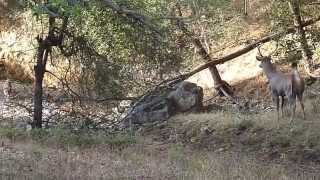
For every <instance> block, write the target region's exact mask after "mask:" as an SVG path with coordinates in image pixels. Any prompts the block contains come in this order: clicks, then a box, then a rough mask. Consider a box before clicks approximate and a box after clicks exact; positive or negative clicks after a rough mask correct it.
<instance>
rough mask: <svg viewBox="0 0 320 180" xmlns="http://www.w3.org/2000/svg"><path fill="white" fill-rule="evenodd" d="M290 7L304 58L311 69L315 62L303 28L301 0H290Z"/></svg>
mask: <svg viewBox="0 0 320 180" xmlns="http://www.w3.org/2000/svg"><path fill="white" fill-rule="evenodd" d="M289 7H290V10H291V12H292V14H293V17H294V19H293V20H294V26H295V30H296V33H297V35H298V36H299V41H300V46H301V49H302V55H303V58H304V60H305V65H307V67H308V68H309V69H310V68H313V67H314V62H313V58H312V55H313V54H312V51H311V50H310V48H309V46H308V41H307V38H306V32H305V30H304V29H303V23H302V18H301V13H300V4H299V0H290V1H289Z"/></svg>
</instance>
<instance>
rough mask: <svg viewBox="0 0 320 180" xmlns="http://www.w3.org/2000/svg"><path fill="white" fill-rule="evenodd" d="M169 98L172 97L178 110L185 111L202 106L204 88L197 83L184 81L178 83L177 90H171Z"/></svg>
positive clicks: (198, 108)
mask: <svg viewBox="0 0 320 180" xmlns="http://www.w3.org/2000/svg"><path fill="white" fill-rule="evenodd" d="M168 99H171V100H172V102H173V104H174V105H175V109H176V110H177V111H178V112H185V111H188V110H190V109H192V108H196V109H197V110H200V109H201V108H202V100H203V89H202V88H201V87H200V86H197V85H196V84H195V83H191V82H188V81H183V82H182V83H180V84H178V86H177V89H176V90H175V91H172V92H170V94H169V95H168Z"/></svg>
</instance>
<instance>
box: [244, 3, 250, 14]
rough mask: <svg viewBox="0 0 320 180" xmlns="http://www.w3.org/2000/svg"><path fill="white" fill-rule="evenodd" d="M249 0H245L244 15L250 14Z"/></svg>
mask: <svg viewBox="0 0 320 180" xmlns="http://www.w3.org/2000/svg"><path fill="white" fill-rule="evenodd" d="M248 1H249V0H244V15H245V16H247V15H248Z"/></svg>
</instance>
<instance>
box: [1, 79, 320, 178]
mask: <svg viewBox="0 0 320 180" xmlns="http://www.w3.org/2000/svg"><path fill="white" fill-rule="evenodd" d="M264 82H265V81H264V79H263V77H261V76H257V77H255V78H253V79H249V80H245V81H242V82H240V83H239V84H237V85H236V86H235V88H236V89H242V90H243V91H241V92H245V93H239V94H238V96H244V95H245V96H246V98H247V99H249V100H250V104H255V103H256V104H259V103H265V104H266V105H269V106H270V107H271V110H268V111H267V110H261V111H246V110H244V111H243V110H239V111H237V110H232V111H231V110H230V111H228V110H227V111H226V110H213V111H211V112H208V113H200V114H180V115H178V116H175V117H173V118H171V119H170V120H168V121H167V122H164V123H160V124H150V125H145V126H143V127H141V128H140V130H138V131H136V132H134V133H128V134H116V135H114V134H111V135H110V134H106V133H105V132H103V131H101V132H100V131H90V130H88V131H86V130H84V131H76V132H74V131H69V130H63V129H49V130H31V131H25V130H21V129H17V128H5V127H1V128H0V137H1V139H0V179H4V180H5V179H32V180H37V179H79V180H81V179H86V180H87V179H192V180H193V179H217V180H220V179H319V178H320V141H319V139H320V131H319V128H320V120H319V117H320V97H319V95H315V94H314V93H315V92H319V88H320V85H319V82H318V83H317V84H314V85H313V86H312V87H308V88H307V91H306V100H305V103H306V113H307V118H306V119H305V120H304V119H303V118H302V115H301V109H300V108H299V106H298V109H297V116H296V118H295V121H294V123H292V124H290V123H289V118H287V116H285V117H283V118H281V120H280V122H279V123H278V122H277V121H276V112H275V111H274V110H272V109H274V108H272V103H271V102H270V100H269V98H270V97H269V94H268V91H267V90H266V89H265V88H264V87H265V85H262V86H261V84H263V83H264ZM259 88H261V89H260V90H259ZM250 89H255V90H252V92H251V90H250ZM257 89H258V90H259V91H258V92H257ZM257 93H258V95H257ZM259 93H260V95H259ZM258 97H261V98H258ZM222 101H223V98H215V99H214V100H213V102H222Z"/></svg>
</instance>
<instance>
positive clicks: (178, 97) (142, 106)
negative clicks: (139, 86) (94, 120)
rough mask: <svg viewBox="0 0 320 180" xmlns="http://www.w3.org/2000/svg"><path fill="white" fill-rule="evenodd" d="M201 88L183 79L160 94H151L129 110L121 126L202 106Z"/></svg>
mask: <svg viewBox="0 0 320 180" xmlns="http://www.w3.org/2000/svg"><path fill="white" fill-rule="evenodd" d="M202 100H203V89H202V88H201V87H199V86H197V85H196V84H194V83H190V82H187V81H184V82H182V83H180V84H178V85H177V86H176V87H175V88H174V89H173V90H172V91H170V92H169V93H167V94H166V95H162V96H160V95H159V96H155V95H152V96H150V97H148V98H146V101H145V102H142V103H139V105H137V106H135V107H133V109H131V110H129V113H128V114H127V116H126V117H125V118H124V119H123V120H122V123H121V125H120V127H121V128H127V127H129V126H131V125H134V124H143V123H150V122H162V121H165V120H167V119H169V118H170V117H171V116H172V115H174V114H176V113H179V112H186V111H189V110H191V109H195V110H200V109H201V108H202Z"/></svg>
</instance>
